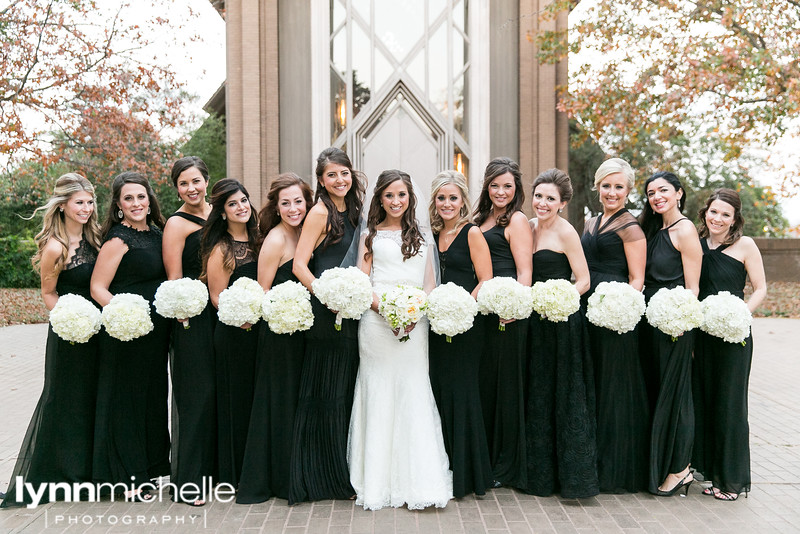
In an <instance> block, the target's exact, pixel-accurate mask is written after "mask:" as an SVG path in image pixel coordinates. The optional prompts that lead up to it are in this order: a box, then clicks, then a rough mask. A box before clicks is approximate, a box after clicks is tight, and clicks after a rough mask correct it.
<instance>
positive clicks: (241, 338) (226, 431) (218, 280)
mask: <svg viewBox="0 0 800 534" xmlns="http://www.w3.org/2000/svg"><path fill="white" fill-rule="evenodd" d="M201 243H202V244H201V246H200V250H201V254H202V258H203V275H204V276H205V278H206V279H207V280H208V292H209V296H210V298H211V304H213V305H214V307H215V308H217V307H219V294H220V293H222V291H224V290H225V288H227V287H229V286H230V285H231V284H233V282H235V281H236V280H238V279H239V278H243V277H247V278H251V279H253V280H255V279H256V278H257V265H258V264H257V263H256V250H258V247H259V245H260V243H259V235H258V221H257V220H256V213H255V212H254V211H253V210H252V208H251V206H250V194H249V193H248V192H247V189H245V187H244V186H243V185H242V184H241V183H240V182H238V181H237V180H234V179H232V178H225V179H223V180H220V181H219V182H217V183H215V184H214V187H213V188H212V189H211V213H210V214H209V216H208V220H207V221H206V225H205V230H204V232H203V239H202V242H201ZM251 327H252V325H251V324H249V323H245V324H243V325H242V326H241V327H235V326H229V325H226V324H224V323H217V326H216V327H215V329H214V352H215V354H216V362H217V364H216V367H217V373H216V380H217V425H218V432H219V436H218V450H219V481H220V482H225V483H228V484H231V485H233V487H236V486H237V485H238V484H239V480H240V477H241V473H242V460H243V458H244V448H245V443H246V441H247V430H248V428H249V425H250V409H251V408H252V406H253V387H254V386H253V383H254V376H255V360H256V345H257V343H258V329H252V328H251Z"/></svg>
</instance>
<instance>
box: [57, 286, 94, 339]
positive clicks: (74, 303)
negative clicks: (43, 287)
mask: <svg viewBox="0 0 800 534" xmlns="http://www.w3.org/2000/svg"><path fill="white" fill-rule="evenodd" d="M100 317H101V315H100V310H98V309H97V306H95V305H94V304H92V303H91V302H90V301H89V300H87V299H85V298H84V297H82V296H80V295H75V294H72V293H67V294H66V295H61V296H60V297H58V302H56V305H55V306H53V309H52V310H50V326H52V327H53V332H55V333H56V335H57V336H58V337H60V338H61V339H63V340H64V341H69V342H70V343H72V344H75V343H86V342H87V341H89V338H91V337H92V336H93V335H95V334H96V333H98V332H99V331H100V325H101V320H100Z"/></svg>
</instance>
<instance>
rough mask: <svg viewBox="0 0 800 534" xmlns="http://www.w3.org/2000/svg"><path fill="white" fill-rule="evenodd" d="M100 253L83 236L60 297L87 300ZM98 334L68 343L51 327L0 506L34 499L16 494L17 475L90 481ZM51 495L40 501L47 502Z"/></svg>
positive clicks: (59, 286)
mask: <svg viewBox="0 0 800 534" xmlns="http://www.w3.org/2000/svg"><path fill="white" fill-rule="evenodd" d="M96 259H97V251H96V250H95V249H94V248H93V247H92V246H91V245H89V243H88V242H87V241H85V240H81V242H80V244H79V245H78V248H77V249H76V250H75V253H74V254H73V256H72V257H71V258H70V259H69V262H68V263H67V264H66V265H65V266H64V269H63V270H62V271H61V273H60V274H59V275H58V280H57V281H56V292H57V293H58V295H59V296H63V295H66V294H68V293H72V294H74V295H80V296H82V297H84V298H86V299H88V300H89V301H91V300H92V297H91V295H90V294H89V280H90V279H91V277H92V269H93V268H94V262H95V260H96ZM98 339H99V338H98V336H93V337H92V338H90V339H89V340H88V341H87V342H86V343H75V344H72V343H70V342H69V341H64V340H63V339H61V338H60V337H58V335H56V333H55V332H53V328H52V327H49V328H48V329H47V346H46V348H45V357H44V388H43V389H42V395H41V397H39V402H38V404H37V405H36V409H35V410H34V412H33V416H32V417H31V422H30V424H29V425H28V430H27V432H26V433H25V438H24V439H23V440H22V446H21V447H20V451H19V456H17V462H16V464H14V471H13V473H12V475H11V482H10V483H9V485H8V490H7V492H6V497H5V499H4V500H3V502H2V503H1V504H0V508H5V507H9V506H23V505H26V504H29V503H31V499H30V495H29V494H28V493H27V492H25V493H23V497H22V499H21V500H18V499H17V496H16V490H17V487H16V479H17V477H18V476H21V477H22V479H23V481H24V482H26V483H30V484H32V485H33V488H34V489H35V490H38V485H39V484H42V483H47V482H68V483H73V482H90V481H91V480H92V449H93V442H94V413H95V401H96V398H97V357H98ZM47 499H48V495H47V493H45V494H44V496H43V497H42V500H40V502H41V503H46V502H48V501H47Z"/></svg>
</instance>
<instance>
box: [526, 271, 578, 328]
mask: <svg viewBox="0 0 800 534" xmlns="http://www.w3.org/2000/svg"><path fill="white" fill-rule="evenodd" d="M531 296H532V298H533V309H534V311H536V313H538V314H539V315H540V316H541V318H542V319H547V320H549V321H552V322H554V323H563V322H565V321H566V320H567V318H568V317H569V316H570V315H572V314H573V313H575V312H576V311H578V310H579V309H580V307H581V296H580V295H579V294H578V290H577V289H575V286H574V285H572V283H571V282H570V281H569V280H564V279H561V278H553V279H552V280H547V281H546V282H536V283H535V284H533V287H531Z"/></svg>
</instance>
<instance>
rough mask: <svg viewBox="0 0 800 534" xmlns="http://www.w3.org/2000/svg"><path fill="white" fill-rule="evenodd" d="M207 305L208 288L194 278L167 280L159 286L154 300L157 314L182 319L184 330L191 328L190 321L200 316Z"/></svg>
mask: <svg viewBox="0 0 800 534" xmlns="http://www.w3.org/2000/svg"><path fill="white" fill-rule="evenodd" d="M207 304H208V288H207V287H206V285H205V284H204V283H203V282H201V281H200V280H195V279H193V278H181V279H179V280H165V281H164V282H162V283H161V285H160V286H158V289H157V290H156V296H155V299H154V300H153V305H154V306H155V308H156V313H158V314H159V315H161V316H162V317H166V318H168V319H180V320H181V321H182V324H183V327H184V328H189V319H190V318H192V317H195V316H197V315H200V314H201V313H202V312H203V310H204V309H205V308H206V305H207Z"/></svg>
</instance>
